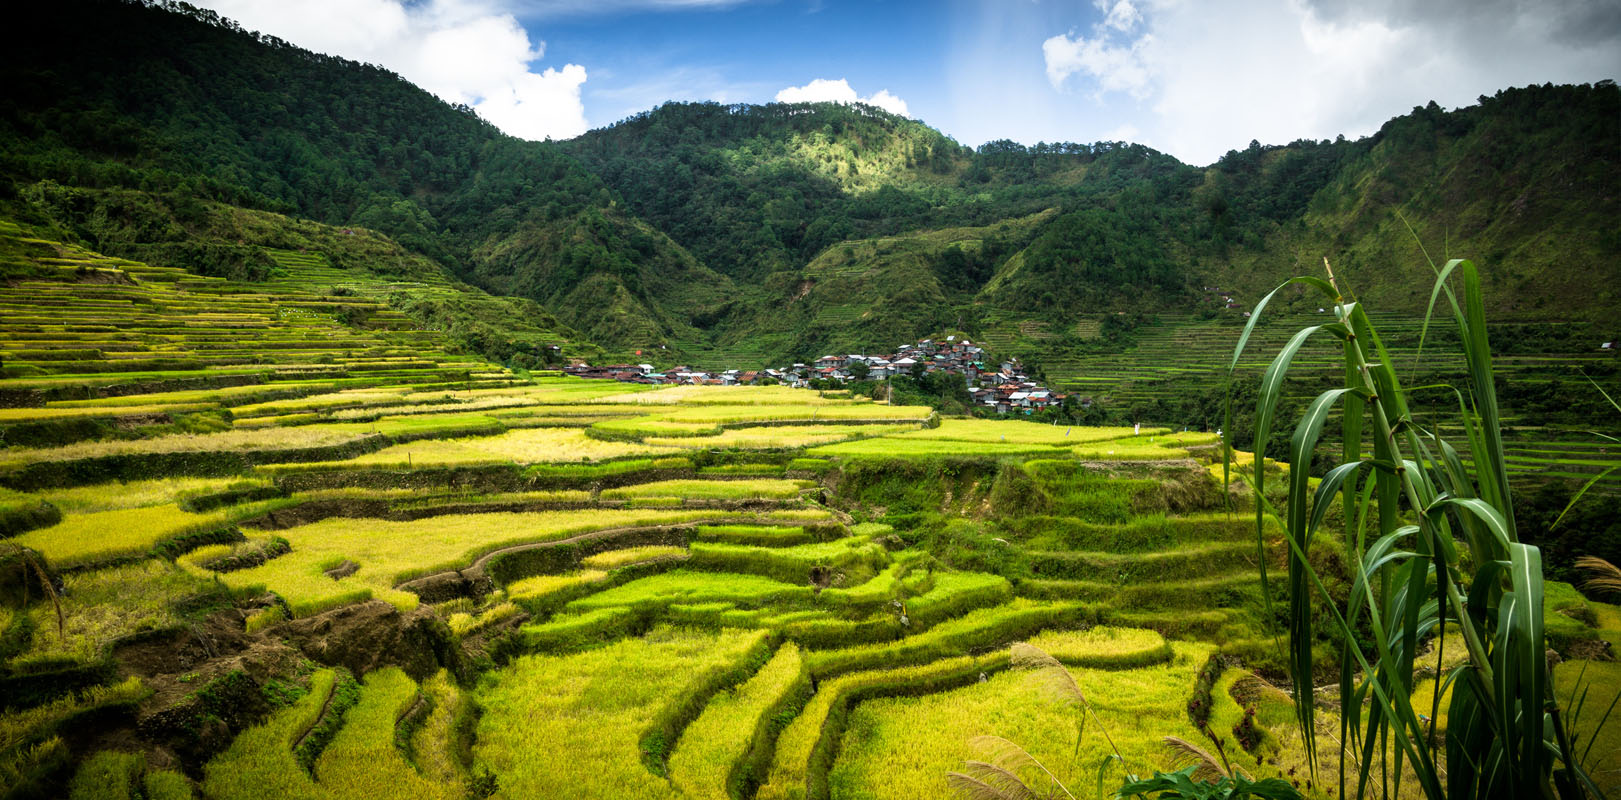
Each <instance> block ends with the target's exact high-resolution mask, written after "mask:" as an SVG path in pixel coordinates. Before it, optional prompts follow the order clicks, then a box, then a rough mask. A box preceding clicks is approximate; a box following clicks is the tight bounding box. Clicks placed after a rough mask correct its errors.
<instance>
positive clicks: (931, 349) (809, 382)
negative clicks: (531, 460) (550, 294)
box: [563, 336, 1067, 414]
mask: <svg viewBox="0 0 1621 800" xmlns="http://www.w3.org/2000/svg"><path fill="white" fill-rule="evenodd" d="M987 357H988V356H987V354H986V352H985V350H984V348H981V347H979V346H978V345H975V344H974V343H973V342H970V341H968V340H967V339H959V338H957V337H956V336H947V337H945V338H944V339H941V340H938V341H937V340H933V339H923V340H921V341H919V342H917V343H916V344H907V345H902V346H901V347H900V348H898V349H896V350H895V352H893V353H891V354H890V355H888V356H869V355H862V354H860V353H851V354H849V355H828V356H822V357H821V358H818V359H816V360H815V361H813V362H811V363H809V364H805V363H795V364H793V365H791V366H789V367H787V368H785V369H775V368H766V369H759V370H752V369H751V370H737V369H729V370H725V371H722V372H710V371H705V370H700V369H694V368H692V367H686V366H678V367H672V368H670V369H666V370H659V369H657V368H655V367H654V366H653V365H652V364H612V365H607V366H591V365H588V364H572V365H570V366H568V367H565V368H564V369H563V371H564V372H565V373H567V374H569V375H573V376H576V377H580V378H599V379H605V380H617V381H624V382H626V383H650V384H687V385H698V386H738V385H745V384H784V385H787V386H794V387H798V388H825V387H828V386H835V385H843V384H847V383H850V382H852V381H855V382H860V381H887V380H889V379H890V378H893V377H909V378H920V377H923V376H925V375H931V374H934V373H941V372H943V373H950V374H955V375H961V376H962V377H963V380H964V381H965V382H966V384H967V388H968V393H969V394H970V395H971V396H972V397H973V402H974V406H975V407H976V408H983V409H985V410H986V411H990V412H995V413H998V414H1011V413H1022V414H1032V413H1035V412H1036V411H1040V410H1043V409H1047V408H1055V407H1057V406H1060V405H1062V404H1063V402H1064V400H1065V398H1066V397H1067V395H1064V394H1060V393H1058V392H1054V391H1052V390H1050V389H1048V388H1047V387H1046V386H1043V385H1041V384H1040V383H1038V382H1036V381H1035V380H1033V379H1031V377H1030V376H1029V375H1027V374H1025V371H1024V367H1023V365H1021V364H1020V363H1019V360H1018V359H1017V358H1010V359H1008V360H1006V361H1002V362H1001V363H1000V364H999V365H998V366H997V367H996V368H995V369H990V368H987V365H986V358H987Z"/></svg>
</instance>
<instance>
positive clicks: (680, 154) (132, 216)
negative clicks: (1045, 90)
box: [0, 0, 1621, 366]
mask: <svg viewBox="0 0 1621 800" xmlns="http://www.w3.org/2000/svg"><path fill="white" fill-rule="evenodd" d="M15 19H16V22H17V23H18V25H19V28H18V29H19V30H28V31H30V35H29V36H26V37H18V40H17V41H16V42H14V44H13V46H11V47H8V48H7V49H6V50H5V51H4V53H3V54H0V79H3V80H4V81H5V83H6V85H7V86H8V91H7V93H6V94H5V96H4V97H3V98H0V211H3V212H4V213H5V214H6V215H8V216H11V217H13V218H16V219H18V220H19V221H21V222H23V223H25V224H30V225H36V226H45V227H46V228H49V229H51V230H54V231H56V232H57V233H58V234H60V235H62V236H65V237H69V238H73V239H75V240H78V241H80V242H81V243H83V244H85V245H87V246H91V247H95V248H99V249H101V250H103V251H106V252H110V253H115V254H128V255H131V256H132V257H139V258H146V259H158V260H163V259H170V260H174V261H175V262H176V263H181V264H184V265H186V266H191V267H194V268H199V269H209V270H214V271H216V272H220V273H229V274H233V275H251V274H253V270H254V269H255V268H256V267H255V265H256V264H258V265H260V266H261V267H262V266H263V264H264V262H265V258H264V256H263V254H262V252H260V251H259V249H257V248H259V247H260V246H259V245H255V244H253V243H251V242H246V241H242V240H232V239H227V238H220V237H218V236H216V235H215V234H216V233H217V232H216V231H213V230H211V228H210V226H209V225H208V224H206V222H204V221H202V216H200V215H201V212H200V211H199V210H198V209H199V208H201V207H202V205H201V204H206V203H214V204H224V205H226V206H232V207H240V208H249V209H257V210H262V211H273V212H279V213H284V214H290V215H293V216H297V217H304V218H308V219H312V220H315V221H319V222H322V223H326V224H332V225H340V226H360V227H364V228H368V229H373V230H376V231H379V232H381V233H383V234H385V235H387V236H389V237H391V238H392V239H393V240H394V241H396V242H398V243H399V244H400V245H402V246H403V247H405V248H407V249H408V250H410V251H412V252H413V253H415V254H418V255H420V256H421V257H423V258H425V259H427V260H428V263H432V264H433V265H435V266H434V268H437V269H443V270H446V271H448V272H450V273H452V274H454V275H456V276H458V277H459V278H461V279H463V280H466V281H469V282H471V283H474V284H477V285H478V286H481V287H483V288H485V289H487V290H490V291H492V292H495V293H499V294H509V295H514V296H519V297H524V298H527V299H529V300H533V301H535V302H537V303H539V304H540V305H541V306H543V307H544V308H546V309H547V310H548V311H549V312H550V313H551V314H552V315H553V316H554V317H555V322H556V323H557V324H558V325H560V326H566V327H568V328H569V329H571V332H577V335H578V336H579V337H583V338H585V339H588V340H591V341H593V342H595V343H598V344H600V345H602V346H604V347H606V348H608V350H609V351H610V352H611V353H614V354H618V355H629V354H630V351H631V350H633V349H642V350H648V349H651V350H653V351H654V352H657V353H658V354H659V357H660V358H663V359H666V360H669V361H674V360H695V361H698V362H699V363H711V362H713V365H714V366H721V365H722V362H726V363H725V365H726V366H750V365H753V364H759V363H766V362H780V361H782V360H785V359H799V358H805V357H814V356H815V355H819V354H820V352H825V351H828V350H840V349H848V348H856V347H861V348H872V347H877V346H880V345H893V344H896V343H898V340H901V339H906V338H910V337H915V336H924V335H928V334H930V333H933V332H936V331H938V330H941V329H943V328H947V327H949V328H952V329H958V330H963V331H964V332H967V333H970V334H973V335H976V336H977V335H982V334H994V332H995V331H998V330H1011V329H1013V328H1010V327H1009V326H1013V327H1016V328H1018V329H1019V330H1043V331H1047V338H1046V339H1045V340H1043V342H1042V343H1041V344H1040V346H1039V347H1037V348H1036V350H1037V351H1040V350H1041V349H1042V348H1045V349H1046V350H1052V349H1053V348H1057V349H1059V350H1062V349H1063V348H1064V347H1066V346H1068V345H1067V344H1066V343H1073V342H1078V341H1079V340H1080V338H1081V337H1082V333H1083V332H1085V331H1088V330H1095V329H1096V328H1097V327H1098V324H1099V322H1100V320H1102V319H1104V318H1113V317H1116V316H1119V315H1120V314H1122V313H1123V314H1125V315H1126V316H1127V317H1128V318H1136V317H1138V316H1140V315H1150V316H1152V315H1158V314H1195V313H1199V314H1206V315H1208V314H1211V313H1215V314H1225V315H1231V316H1234V317H1237V316H1238V315H1239V314H1240V313H1241V312H1242V311H1243V310H1245V309H1247V308H1248V307H1249V306H1250V305H1251V304H1253V303H1254V302H1255V300H1256V299H1258V297H1259V294H1260V293H1261V292H1263V291H1265V290H1266V289H1267V288H1269V287H1270V286H1271V285H1274V284H1275V283H1276V282H1277V281H1278V280H1280V279H1281V278H1283V277H1286V276H1287V275H1289V274H1293V273H1295V272H1297V271H1300V270H1313V269H1317V268H1319V266H1318V265H1320V263H1321V259H1322V257H1323V256H1325V255H1327V256H1329V257H1331V258H1333V259H1335V260H1336V262H1337V263H1338V264H1340V265H1341V266H1343V268H1344V269H1343V270H1342V274H1343V275H1344V276H1345V277H1346V279H1347V280H1349V281H1350V282H1351V285H1352V286H1354V287H1355V289H1356V290H1357V291H1358V293H1359V295H1360V296H1361V297H1363V298H1364V299H1366V300H1369V301H1372V302H1373V303H1376V304H1378V305H1379V306H1380V307H1382V308H1383V309H1385V310H1389V311H1396V312H1405V313H1418V312H1420V311H1421V310H1422V304H1423V302H1424V300H1426V299H1427V293H1426V290H1425V287H1426V286H1427V283H1428V277H1427V276H1429V274H1430V270H1429V267H1428V266H1427V264H1426V263H1425V262H1424V258H1423V253H1422V251H1421V250H1420V247H1419V244H1420V243H1422V244H1423V245H1424V247H1426V248H1428V250H1429V253H1430V255H1431V256H1432V257H1434V258H1436V259H1437V260H1439V259H1440V258H1442V257H1443V256H1444V255H1446V254H1454V255H1458V254H1466V255H1469V256H1471V257H1474V258H1476V259H1478V260H1480V261H1481V262H1483V264H1484V267H1485V272H1486V276H1487V281H1488V297H1489V298H1490V300H1489V302H1491V303H1493V304H1494V306H1495V308H1494V309H1493V311H1494V312H1496V313H1497V315H1498V317H1503V316H1511V317H1514V318H1518V319H1526V320H1535V319H1553V318H1558V319H1593V320H1598V319H1600V312H1601V310H1602V309H1604V308H1606V307H1607V306H1608V303H1609V300H1610V299H1611V298H1609V296H1608V294H1607V293H1606V292H1605V291H1604V290H1602V289H1601V290H1599V291H1582V292H1576V291H1573V289H1574V287H1577V286H1579V285H1581V284H1582V283H1583V282H1584V281H1585V279H1586V278H1587V277H1588V276H1591V275H1593V274H1601V275H1607V274H1613V273H1614V269H1615V267H1614V264H1615V259H1616V257H1617V255H1621V237H1618V234H1617V233H1616V226H1615V225H1614V220H1615V219H1617V218H1618V212H1621V208H1618V207H1617V203H1618V199H1617V198H1618V188H1621V165H1618V164H1617V159H1618V158H1621V91H1618V90H1617V88H1616V87H1615V85H1614V84H1613V83H1611V82H1608V81H1606V82H1602V83H1600V84H1599V85H1597V86H1561V87H1555V86H1542V87H1528V88H1522V89H1510V90H1505V91H1503V92H1499V93H1498V94H1497V95H1496V96H1493V97H1485V98H1482V99H1481V103H1480V105H1478V106H1472V107H1469V108H1464V109H1460V110H1457V111H1452V112H1447V111H1443V110H1442V109H1440V108H1438V107H1436V106H1434V105H1433V104H1432V105H1430V106H1429V107H1425V108H1418V109H1414V111H1413V112H1412V113H1411V114H1408V115H1406V116H1403V117H1399V118H1397V119H1394V120H1392V121H1390V122H1389V123H1387V124H1386V125H1385V126H1384V127H1383V128H1382V129H1381V130H1380V131H1379V132H1377V133H1376V134H1374V135H1373V136H1370V137H1367V138H1364V139H1360V140H1356V141H1347V140H1344V139H1341V140H1337V141H1333V142H1329V141H1322V142H1312V141H1300V142H1295V143H1292V144H1288V145H1282V146H1262V145H1261V144H1259V143H1252V144H1251V146H1250V147H1249V148H1247V149H1245V150H1242V151H1234V152H1230V153H1228V154H1227V155H1226V156H1225V157H1224V158H1222V159H1221V160H1220V161H1218V162H1217V163H1215V164H1213V165H1210V166H1208V167H1202V168H1201V167H1195V166H1190V165H1187V164H1182V163H1181V162H1179V161H1177V160H1176V159H1175V158H1172V157H1171V156H1168V155H1165V154H1163V153H1158V152H1156V151H1154V150H1152V149H1150V148H1148V147H1144V146H1142V145H1133V144H1125V143H1108V142H1104V143H1097V144H1067V143H1066V144H1040V145H1037V146H1034V147H1025V146H1023V145H1019V144H1016V143H1012V142H1007V141H1000V142H991V143H989V144H986V145H983V146H981V147H979V148H977V149H970V148H968V147H964V146H962V145H960V144H958V143H956V142H954V141H952V140H951V139H950V138H949V137H946V136H945V135H943V134H941V133H940V132H939V131H937V130H935V129H933V128H930V127H928V126H927V125H926V124H924V123H922V122H919V121H916V120H910V119H906V118H903V117H898V116H894V115H891V114H888V113H886V112H883V111H881V110H878V109H875V108H871V107H867V106H838V105H828V104H821V105H783V104H773V105H767V106H721V105H717V104H682V103H670V104H665V105H663V106H661V107H659V108H657V109H654V110H651V111H649V112H646V113H643V114H639V115H637V116H635V117H632V118H630V119H627V120H625V121H623V122H620V123H618V124H616V125H613V126H610V127H608V128H604V129H600V130H597V131H592V132H590V133H588V134H586V135H584V136H582V137H580V138H578V139H575V140H572V141H569V142H563V143H550V142H525V141H520V140H516V139H513V138H511V137H508V136H505V135H503V134H501V133H500V132H499V131H497V130H496V129H495V128H494V127H493V126H491V125H489V124H488V123H486V122H484V121H482V120H480V119H478V118H477V117H476V116H475V115H473V114H472V113H471V112H470V111H469V110H468V109H466V108H458V107H454V106H451V105H448V104H445V103H442V102H440V101H439V100H437V99H436V98H434V97H433V96H432V95H429V94H427V93H426V92H423V91H421V90H420V89H417V88H416V87H414V86H412V85H411V84H409V83H407V82H406V81H404V80H403V79H401V78H400V77H399V76H397V75H394V74H392V73H389V72H387V71H385V70H383V69H380V68H378V67H374V66H370V65H364V64H357V63H354V62H350V61H346V60H343V59H340V58H334V57H329V56H321V55H315V54H312V53H309V52H307V51H303V50H300V49H298V48H297V47H295V46H293V45H291V44H289V43H286V42H282V41H280V40H277V39H274V38H271V37H262V36H257V35H254V34H251V33H248V32H244V31H242V30H240V29H238V28H236V27H235V26H234V25H232V24H230V23H228V22H226V21H223V20H220V19H219V18H217V17H215V16H214V15H212V14H211V13H209V12H204V11H197V10H195V9H190V8H189V7H185V6H182V5H180V4H159V3H140V2H125V1H123V0H64V1H63V2H54V3H48V4H34V5H31V6H29V7H27V8H24V9H20V10H19V11H18V13H17V15H16V18H15ZM64 187H66V188H64ZM65 198H66V199H65ZM154 209H155V210H154ZM1409 226H1411V228H1412V232H1410V231H1409V229H1408V228H1409ZM965 231H971V232H972V233H967V232H965ZM1415 233H1416V236H1415ZM1210 286H1219V287H1221V296H1222V297H1223V298H1225V297H1232V298H1233V301H1232V303H1231V304H1230V306H1231V307H1228V306H1229V304H1227V303H1226V302H1225V300H1223V301H1220V302H1217V303H1215V304H1214V305H1212V300H1213V299H1214V298H1213V297H1212V296H1211V293H1210V292H1207V291H1204V289H1205V287H1210ZM565 338H566V337H565ZM1008 347H1009V348H1011V349H1014V350H1019V349H1020V348H1021V347H1024V348H1026V349H1028V348H1030V347H1035V345H1034V344H1032V343H1031V342H1029V341H1027V340H1025V339H1023V338H1021V337H1013V338H1012V339H1010V340H1009V341H1008ZM661 348H667V349H661Z"/></svg>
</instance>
